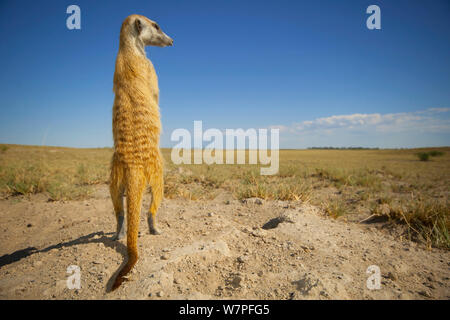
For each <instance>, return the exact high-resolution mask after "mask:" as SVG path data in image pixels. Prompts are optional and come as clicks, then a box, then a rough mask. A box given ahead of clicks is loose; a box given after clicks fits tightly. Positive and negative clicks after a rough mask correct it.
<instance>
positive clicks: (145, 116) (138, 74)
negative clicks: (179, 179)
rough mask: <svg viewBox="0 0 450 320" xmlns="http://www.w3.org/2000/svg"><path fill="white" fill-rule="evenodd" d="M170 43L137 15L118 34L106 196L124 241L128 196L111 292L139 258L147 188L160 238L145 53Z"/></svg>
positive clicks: (150, 80) (158, 179) (152, 93)
mask: <svg viewBox="0 0 450 320" xmlns="http://www.w3.org/2000/svg"><path fill="white" fill-rule="evenodd" d="M172 44H173V40H172V39H171V38H170V37H169V36H167V35H166V34H165V33H164V32H163V31H162V30H161V28H160V27H159V26H158V24H156V22H154V21H152V20H150V19H148V18H146V17H144V16H141V15H136V14H134V15H131V16H129V17H127V18H126V19H125V20H124V22H123V24H122V28H121V29H120V44H119V52H118V54H117V60H116V70H115V72H114V87H113V91H114V93H115V98H114V106H113V136H114V155H113V157H112V164H111V184H110V193H111V198H112V202H113V206H114V212H115V214H116V218H117V233H116V235H115V237H114V238H115V239H117V240H119V239H122V238H123V237H124V236H125V228H124V208H123V195H124V192H126V197H127V232H126V233H127V249H128V250H127V251H128V261H127V263H126V264H125V266H124V267H123V268H122V269H121V270H120V272H119V274H118V276H117V278H116V279H115V282H114V284H113V287H112V290H115V289H117V288H118V287H119V286H120V284H121V283H122V282H123V281H124V280H126V278H125V276H126V275H127V274H128V273H129V272H130V271H131V269H132V268H133V266H134V265H135V264H136V262H137V259H138V248H137V238H138V229H139V218H140V211H141V203H142V196H143V194H144V191H145V189H146V187H147V184H149V185H150V187H151V193H152V203H151V205H150V210H149V212H148V225H149V229H150V233H151V234H159V231H158V228H157V226H156V211H157V210H158V207H159V205H160V203H161V201H162V198H163V192H164V188H163V160H162V156H161V152H160V149H159V136H160V131H161V121H160V116H159V106H158V95H159V89H158V78H157V76H156V72H155V69H154V67H153V64H152V63H151V61H150V60H149V59H147V56H146V54H145V47H146V46H158V47H166V46H171V45H172Z"/></svg>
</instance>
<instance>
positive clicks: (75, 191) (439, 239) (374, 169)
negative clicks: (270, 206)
mask: <svg viewBox="0 0 450 320" xmlns="http://www.w3.org/2000/svg"><path fill="white" fill-rule="evenodd" d="M162 151H163V155H164V158H165V197H166V198H169V199H170V198H177V197H181V198H186V199H190V200H194V201H202V200H205V199H212V198H214V197H216V196H217V195H218V194H219V193H220V192H221V191H222V190H227V191H230V192H232V193H233V195H234V196H235V197H236V198H237V199H246V198H251V197H258V198H261V199H266V200H301V201H308V202H310V203H312V204H314V205H317V206H319V207H320V208H321V209H322V210H323V211H324V212H325V213H327V214H328V215H330V216H332V217H335V218H338V217H344V218H345V217H349V216H350V215H353V216H355V215H364V214H365V215H366V216H367V215H368V214H370V215H372V216H382V217H385V218H387V220H388V221H391V222H392V223H400V224H404V225H405V226H407V228H408V230H409V235H410V236H411V238H414V239H416V240H418V241H424V242H426V243H427V244H429V245H430V246H431V245H433V246H437V247H444V248H450V237H449V234H448V229H449V227H450V209H449V208H450V206H449V200H448V196H449V191H450V188H449V186H450V148H427V149H401V150H280V168H279V173H278V174H277V175H273V176H261V175H260V173H259V172H260V171H259V166H258V165H248V164H247V165H236V164H235V165H206V164H200V165H184V164H182V165H175V164H173V163H172V161H171V160H170V153H171V150H170V149H163V150H162ZM424 152H428V153H430V152H431V156H430V157H429V159H428V160H427V161H421V160H420V157H418V154H420V153H424ZM433 154H434V155H435V156H433ZM111 155H112V149H111V148H99V149H74V148H60V147H39V146H21V145H0V193H2V194H3V195H4V196H7V197H10V196H14V195H20V194H22V195H28V194H33V193H44V194H46V195H48V197H49V200H51V201H58V200H79V199H85V198H88V197H89V196H90V194H91V192H92V186H93V185H96V184H106V183H108V180H109V163H110V159H111ZM247 156H248V155H247Z"/></svg>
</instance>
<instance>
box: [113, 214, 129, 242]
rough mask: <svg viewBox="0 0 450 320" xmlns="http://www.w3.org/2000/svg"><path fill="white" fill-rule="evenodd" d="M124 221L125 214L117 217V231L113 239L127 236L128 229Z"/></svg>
mask: <svg viewBox="0 0 450 320" xmlns="http://www.w3.org/2000/svg"><path fill="white" fill-rule="evenodd" d="M123 221H124V216H123V215H120V216H119V217H118V218H117V231H116V234H115V235H114V237H113V240H120V239H123V238H124V237H125V233H126V231H125V225H124V223H123Z"/></svg>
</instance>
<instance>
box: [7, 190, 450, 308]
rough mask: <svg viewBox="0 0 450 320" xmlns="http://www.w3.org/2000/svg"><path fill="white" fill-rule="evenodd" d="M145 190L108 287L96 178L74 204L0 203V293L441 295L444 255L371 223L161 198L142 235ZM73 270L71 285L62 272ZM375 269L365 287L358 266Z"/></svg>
mask: <svg viewBox="0 0 450 320" xmlns="http://www.w3.org/2000/svg"><path fill="white" fill-rule="evenodd" d="M149 202H150V196H149V195H146V197H145V200H144V204H143V211H142V212H143V214H142V215H141V226H140V235H139V242H138V243H139V253H140V257H139V261H138V263H137V265H136V266H135V268H134V271H133V273H132V275H131V277H130V281H127V282H125V283H124V284H123V285H122V286H121V287H120V288H119V289H118V290H117V291H115V292H112V293H111V292H108V289H109V288H110V286H111V284H112V281H113V279H114V277H115V275H116V274H117V272H118V269H119V267H120V266H121V265H122V264H123V260H124V256H126V240H125V239H124V240H121V241H112V240H111V237H112V236H113V231H115V217H114V215H113V210H112V204H111V200H110V197H109V192H108V188H107V186H106V185H101V186H99V187H98V188H97V190H96V192H95V195H94V197H93V198H91V199H89V200H84V201H66V202H64V201H56V202H49V201H48V198H47V197H45V196H44V195H43V194H38V195H32V196H14V197H8V198H6V199H3V200H0V228H1V231H2V232H1V233H0V244H1V245H0V299H450V287H449V278H450V259H449V258H450V253H449V252H448V251H446V250H441V249H435V248H433V249H427V248H426V247H425V246H423V245H420V244H417V243H415V242H411V241H408V240H405V239H402V238H401V237H399V235H398V233H397V232H396V231H395V229H391V228H387V227H385V225H384V223H383V222H377V223H359V222H349V221H344V220H342V219H338V220H335V219H332V218H330V217H326V216H325V215H324V214H323V213H322V212H320V210H318V209H317V208H315V207H313V206H311V205H308V204H302V203H300V202H282V201H261V200H259V199H248V200H247V201H245V202H241V201H238V200H234V199H233V197H232V195H231V194H229V193H226V192H223V193H222V194H220V195H219V196H218V197H217V198H215V199H214V200H211V201H188V200H181V199H180V200H169V199H165V200H164V202H163V204H162V207H161V209H160V210H159V226H160V229H161V231H162V232H163V233H162V234H161V235H156V236H155V235H150V234H149V232H148V225H147V224H146V214H145V213H146V209H147V208H148V206H149ZM70 265H76V266H79V268H80V270H81V273H80V275H81V278H80V279H81V288H80V289H69V288H68V287H67V279H68V277H69V276H70V274H69V273H67V268H68V267H69V266H70ZM371 265H376V266H378V267H379V268H380V271H381V288H380V289H378V290H376V289H375V290H370V289H368V287H367V279H368V278H369V277H370V276H371V274H369V273H367V268H368V267H369V266H371Z"/></svg>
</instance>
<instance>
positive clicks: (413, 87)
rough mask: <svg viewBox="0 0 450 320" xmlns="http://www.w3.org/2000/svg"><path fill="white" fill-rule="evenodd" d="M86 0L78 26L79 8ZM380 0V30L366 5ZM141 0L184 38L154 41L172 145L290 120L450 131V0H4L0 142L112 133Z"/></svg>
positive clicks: (398, 133)
mask: <svg viewBox="0 0 450 320" xmlns="http://www.w3.org/2000/svg"><path fill="white" fill-rule="evenodd" d="M71 4H77V5H78V6H79V7H80V8H81V30H68V29H67V28H66V19H67V17H68V16H69V15H68V14H67V13H66V8H67V7H68V6H69V5H71ZM372 4H376V5H378V6H379V7H380V8H381V30H369V29H367V27H366V19H367V18H368V17H369V14H367V13H366V8H367V7H368V6H369V5H372ZM133 13H139V14H142V15H145V16H147V17H149V18H150V19H153V20H155V21H157V22H158V23H159V25H160V26H161V27H162V29H163V30H164V31H165V32H166V33H167V34H168V35H169V36H171V37H172V38H173V39H174V46H173V47H169V48H153V47H149V48H147V55H148V57H149V58H150V59H151V60H152V62H153V64H154V65H155V68H156V70H157V73H158V77H159V86H160V109H161V115H162V123H163V135H162V140H161V143H162V146H163V147H171V146H173V145H175V144H176V143H175V142H171V141H170V134H171V132H172V131H173V130H174V129H176V128H186V129H188V130H190V131H191V132H192V131H193V121H194V120H202V121H203V128H204V130H206V129H208V128H218V129H221V130H223V129H225V128H230V129H237V128H243V129H249V128H270V127H277V128H280V147H282V148H305V147H310V146H339V147H340V146H367V147H388V148H393V147H421V146H443V145H450V2H449V1H448V0H443V1H438V0H433V1H411V0H404V1H400V0H396V1H363V0H360V1H356V0H354V1H352V0H346V1H338V0H330V1H324V0H323V1H312V0H310V1H233V0H232V1H230V0H228V1H196V0H192V1H170V0H165V1H133V0H128V1H120V2H113V1H99V0H96V1H81V0H72V1H63V0H59V1H34V2H33V1H21V0H15V1H2V2H1V3H0V37H1V39H2V45H1V46H2V49H1V50H0V70H2V71H1V73H0V88H1V91H0V143H16V144H33V145H41V144H45V145H54V146H70V147H103V146H112V144H113V141H112V128H111V126H112V123H111V109H112V103H113V99H114V95H113V92H112V78H113V73H114V63H115V58H116V54H117V50H118V36H119V31H120V26H121V23H122V21H123V19H124V18H125V17H127V16H128V15H129V14H133Z"/></svg>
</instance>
